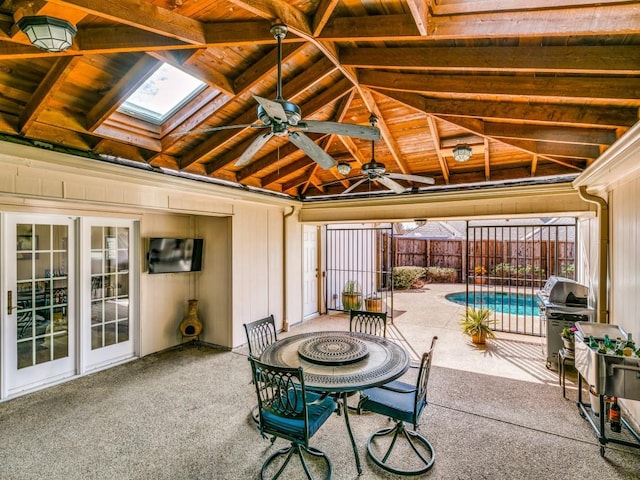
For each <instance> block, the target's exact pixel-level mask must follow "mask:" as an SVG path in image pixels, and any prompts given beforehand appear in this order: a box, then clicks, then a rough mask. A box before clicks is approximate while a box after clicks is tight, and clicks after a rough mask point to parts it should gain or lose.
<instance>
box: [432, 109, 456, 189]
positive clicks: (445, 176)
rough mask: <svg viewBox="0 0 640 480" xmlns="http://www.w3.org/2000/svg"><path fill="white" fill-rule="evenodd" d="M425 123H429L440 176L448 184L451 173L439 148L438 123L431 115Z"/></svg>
mask: <svg viewBox="0 0 640 480" xmlns="http://www.w3.org/2000/svg"><path fill="white" fill-rule="evenodd" d="M427 123H428V124H429V132H430V133H431V139H432V140H433V144H434V146H435V148H436V155H438V163H439V164H440V171H441V172H442V178H443V179H444V183H446V184H449V178H450V176H451V175H450V173H449V166H448V165H447V160H446V159H445V158H444V155H443V153H442V149H441V148H440V134H439V133H438V125H437V124H436V121H435V118H434V117H433V116H432V115H428V116H427Z"/></svg>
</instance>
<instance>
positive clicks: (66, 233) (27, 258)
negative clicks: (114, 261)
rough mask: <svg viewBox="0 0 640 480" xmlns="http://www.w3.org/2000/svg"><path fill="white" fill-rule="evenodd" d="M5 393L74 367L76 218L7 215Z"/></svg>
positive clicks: (32, 385)
mask: <svg viewBox="0 0 640 480" xmlns="http://www.w3.org/2000/svg"><path fill="white" fill-rule="evenodd" d="M3 232H4V240H5V242H4V244H5V248H4V255H3V265H4V282H3V286H4V288H3V290H4V291H3V296H4V299H5V302H3V309H2V310H3V314H2V369H3V392H2V393H3V397H5V396H9V395H14V394H16V393H19V392H21V391H24V390H29V389H32V388H36V387H38V386H40V385H42V384H45V383H50V382H54V381H57V380H60V379H62V378H66V377H70V376H73V375H74V374H75V373H76V369H77V361H76V345H75V338H76V333H75V325H76V322H75V321H74V308H73V306H74V291H75V279H74V264H73V260H74V235H75V232H74V220H73V219H71V218H68V217H57V216H52V215H46V216H45V215H27V214H7V215H6V216H5V217H4V228H3Z"/></svg>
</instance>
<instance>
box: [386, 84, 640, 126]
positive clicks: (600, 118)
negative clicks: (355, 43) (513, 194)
mask: <svg viewBox="0 0 640 480" xmlns="http://www.w3.org/2000/svg"><path fill="white" fill-rule="evenodd" d="M380 93H382V94H383V95H386V96H388V97H390V98H393V99H395V100H397V101H399V102H401V103H404V104H405V105H407V106H410V107H412V108H415V109H417V110H419V111H421V112H425V113H430V114H435V115H439V116H447V115H452V116H464V117H481V118H485V119H502V120H506V119H511V120H518V121H522V122H530V123H549V124H553V125H567V126H584V127H594V126H595V127H618V126H620V127H630V126H632V125H633V124H635V123H636V122H637V121H638V109H637V108H623V107H620V108H607V107H598V106H594V107H590V106H577V105H561V104H556V105H553V106H550V105H545V104H533V103H532V104H524V103H523V104H520V103H510V104H502V103H496V102H482V101H473V100H443V99H436V98H426V97H423V96H421V95H416V94H413V93H402V92H391V91H381V92H380Z"/></svg>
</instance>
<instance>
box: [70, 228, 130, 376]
mask: <svg viewBox="0 0 640 480" xmlns="http://www.w3.org/2000/svg"><path fill="white" fill-rule="evenodd" d="M82 231H83V238H86V240H87V242H86V243H85V242H83V245H86V255H88V256H89V257H90V260H89V266H88V272H87V273H88V278H89V279H90V280H89V282H90V291H88V295H87V298H88V301H87V302H85V305H86V308H87V310H88V311H87V313H88V314H87V315H86V316H85V318H87V319H88V320H89V322H90V323H89V324H88V325H86V326H85V332H87V333H86V335H83V338H84V342H83V350H84V351H85V352H86V360H87V363H86V368H88V369H92V368H95V367H96V366H99V365H101V364H103V363H107V362H113V361H115V360H118V359H120V358H123V357H130V356H132V355H133V342H132V338H131V336H132V335H131V331H132V322H131V311H132V309H131V297H130V282H131V279H130V269H129V264H130V259H131V252H132V249H131V232H132V231H133V228H132V222H130V221H119V220H105V219H88V220H86V221H84V222H83V230H82ZM83 250H84V249H83ZM88 286H89V285H88V284H87V287H88Z"/></svg>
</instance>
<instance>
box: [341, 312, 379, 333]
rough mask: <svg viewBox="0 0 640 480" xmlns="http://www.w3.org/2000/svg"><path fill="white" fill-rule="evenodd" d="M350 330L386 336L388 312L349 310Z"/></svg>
mask: <svg viewBox="0 0 640 480" xmlns="http://www.w3.org/2000/svg"><path fill="white" fill-rule="evenodd" d="M349 331H350V332H360V333H369V334H371V335H378V336H379V337H386V336H387V314H386V312H367V311H364V310H349Z"/></svg>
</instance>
